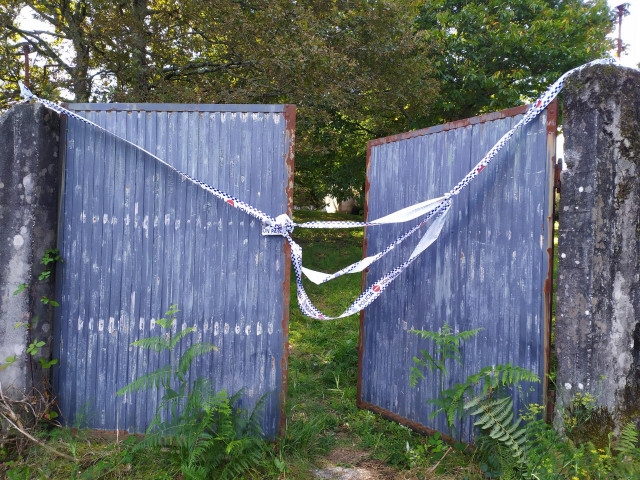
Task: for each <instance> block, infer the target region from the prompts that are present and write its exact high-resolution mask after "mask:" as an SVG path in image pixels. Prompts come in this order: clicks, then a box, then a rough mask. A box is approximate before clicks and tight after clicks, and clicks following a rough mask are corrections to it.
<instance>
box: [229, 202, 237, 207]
mask: <svg viewBox="0 0 640 480" xmlns="http://www.w3.org/2000/svg"><path fill="white" fill-rule="evenodd" d="M227 203H228V204H229V205H231V206H232V207H235V206H236V204H235V203H233V200H227Z"/></svg>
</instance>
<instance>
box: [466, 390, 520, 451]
mask: <svg viewBox="0 0 640 480" xmlns="http://www.w3.org/2000/svg"><path fill="white" fill-rule="evenodd" d="M464 409H465V410H468V411H469V413H470V414H471V415H474V416H479V418H477V420H476V421H475V422H474V425H475V426H477V427H479V428H480V429H482V430H484V431H485V432H487V433H488V435H489V437H490V438H492V439H493V440H495V441H496V442H498V443H499V444H501V445H504V446H505V447H507V448H509V449H510V450H511V453H512V455H513V457H514V458H515V459H516V460H517V461H519V462H524V460H525V458H524V452H523V446H524V444H525V441H526V429H525V428H524V427H522V426H521V425H520V424H521V422H522V420H521V419H517V420H516V421H514V414H513V400H512V399H511V397H510V396H507V397H503V398H497V399H496V398H495V397H492V396H490V395H482V396H478V397H474V398H473V399H471V400H470V401H469V402H468V403H466V404H465V406H464Z"/></svg>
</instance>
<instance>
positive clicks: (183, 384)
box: [117, 305, 267, 480]
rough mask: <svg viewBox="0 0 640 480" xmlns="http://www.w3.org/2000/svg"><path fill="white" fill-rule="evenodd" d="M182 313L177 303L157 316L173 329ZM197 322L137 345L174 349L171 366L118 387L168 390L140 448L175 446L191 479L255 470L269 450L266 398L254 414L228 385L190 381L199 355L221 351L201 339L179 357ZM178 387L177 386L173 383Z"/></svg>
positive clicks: (233, 475) (232, 475) (225, 476)
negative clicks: (262, 413)
mask: <svg viewBox="0 0 640 480" xmlns="http://www.w3.org/2000/svg"><path fill="white" fill-rule="evenodd" d="M176 312H178V310H177V308H176V305H172V306H171V308H170V309H169V310H168V311H167V313H166V314H165V317H164V318H161V319H159V320H157V321H156V323H157V324H158V325H159V326H160V327H161V328H163V329H166V330H169V329H171V327H172V325H173V322H174V321H175V314H176ZM194 331H195V329H194V328H193V327H189V328H185V329H183V330H181V331H180V332H178V333H176V334H174V335H173V337H172V338H169V334H168V332H167V333H165V334H164V335H160V336H156V337H150V338H145V339H141V340H137V341H135V342H133V343H132V345H134V346H136V347H140V348H144V349H147V350H151V351H156V352H163V351H167V350H168V351H169V353H170V360H169V363H168V365H166V366H164V367H162V368H160V369H158V370H156V371H155V372H152V373H149V374H146V375H143V376H142V377H139V378H137V379H136V380H134V381H133V382H131V383H130V384H129V385H126V386H125V387H123V388H121V389H120V390H118V392H117V394H118V395H124V394H125V393H133V392H137V391H140V390H145V389H150V388H157V389H163V395H162V398H161V401H160V404H159V405H158V407H157V409H156V413H155V415H154V418H153V420H152V422H151V424H150V425H149V428H148V429H147V434H146V436H145V438H144V439H143V440H142V441H141V442H140V443H139V444H138V445H137V446H136V449H143V448H151V449H153V448H163V449H168V450H171V451H173V452H174V453H175V454H176V456H177V458H178V459H179V462H180V470H181V472H182V475H183V477H184V478H186V479H193V480H200V479H208V478H219V479H223V480H224V479H231V478H237V477H240V476H243V475H245V474H246V473H248V472H251V471H252V470H254V469H255V468H256V467H255V466H256V465H258V464H259V463H260V462H261V461H262V460H263V459H264V456H265V455H266V451H267V450H266V443H265V442H264V440H263V439H262V429H261V427H260V420H259V410H260V409H261V408H262V406H263V402H264V399H265V398H266V396H265V397H263V398H261V399H260V401H259V402H258V404H257V405H256V407H255V408H254V410H253V412H252V413H251V415H248V414H246V412H244V411H241V410H238V409H237V408H235V405H236V404H237V403H238V401H239V399H240V396H241V393H242V391H240V392H237V393H236V394H235V395H233V396H231V397H229V396H228V395H227V393H226V392H225V391H224V390H223V391H221V392H218V393H215V392H214V390H213V388H212V386H211V383H210V382H209V380H208V379H206V378H203V377H198V378H196V379H195V380H193V381H192V382H190V381H189V380H188V377H187V373H188V372H189V370H190V368H191V365H192V363H193V360H194V359H195V358H197V357H198V356H201V355H205V354H207V353H209V352H212V351H214V350H217V348H216V347H215V345H213V344H210V343H196V344H194V345H191V346H190V347H189V348H187V349H186V350H185V351H184V353H183V354H182V355H181V356H180V357H179V358H176V356H175V355H174V351H175V350H176V347H177V346H178V345H179V343H180V342H181V341H182V340H183V339H184V338H185V337H186V336H187V335H188V334H190V333H192V332H194ZM172 387H173V388H172Z"/></svg>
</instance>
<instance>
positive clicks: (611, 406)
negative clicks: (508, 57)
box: [555, 65, 640, 435]
mask: <svg viewBox="0 0 640 480" xmlns="http://www.w3.org/2000/svg"><path fill="white" fill-rule="evenodd" d="M564 135H565V164H566V166H565V171H564V172H563V175H562V195H561V199H560V235H559V241H558V253H559V255H560V258H559V266H558V294H557V315H556V330H555V335H556V351H557V354H558V376H557V387H558V395H557V397H558V401H557V404H556V418H558V414H559V413H561V412H562V411H565V410H564V409H566V408H567V407H569V405H570V403H568V402H570V401H571V399H572V398H573V399H574V401H575V395H576V393H578V392H580V395H584V394H590V395H592V396H593V397H595V404H596V405H597V407H598V408H597V411H596V415H594V419H595V421H596V422H597V423H598V425H591V426H589V427H588V430H591V435H599V434H604V435H606V433H607V430H611V429H613V428H614V426H615V428H616V429H618V428H619V427H620V426H621V425H622V424H624V423H626V422H627V421H629V420H632V421H634V422H635V423H636V425H638V426H640V73H639V72H637V71H633V70H631V69H623V68H619V67H614V66H605V65H600V66H594V67H591V68H586V69H584V70H583V71H582V72H581V73H579V74H577V75H575V76H574V77H572V78H571V79H570V80H569V81H568V82H567V85H566V88H565V91H564ZM569 408H570V407H569ZM585 433H586V432H585Z"/></svg>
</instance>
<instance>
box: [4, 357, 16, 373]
mask: <svg viewBox="0 0 640 480" xmlns="http://www.w3.org/2000/svg"><path fill="white" fill-rule="evenodd" d="M17 360H18V356H17V355H12V356H9V357H7V358H5V359H4V361H5V362H7V363H5V364H4V365H0V370H4V369H5V368H7V367H9V366H10V365H13V364H14V363H16V361H17Z"/></svg>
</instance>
